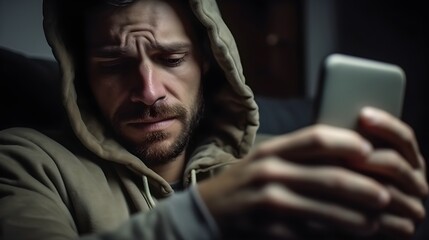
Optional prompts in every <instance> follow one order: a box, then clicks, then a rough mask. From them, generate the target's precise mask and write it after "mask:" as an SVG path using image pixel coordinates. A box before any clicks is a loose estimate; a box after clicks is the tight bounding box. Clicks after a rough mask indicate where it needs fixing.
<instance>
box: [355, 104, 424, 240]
mask: <svg viewBox="0 0 429 240" xmlns="http://www.w3.org/2000/svg"><path fill="white" fill-rule="evenodd" d="M360 123H361V124H360V130H361V131H362V132H363V134H364V135H366V136H368V137H369V138H372V139H374V141H375V142H377V143H378V144H380V145H381V146H384V147H380V148H377V149H376V150H375V151H374V152H373V154H371V156H370V157H369V158H368V160H367V161H368V163H369V164H364V165H361V167H363V168H366V169H365V172H366V173H370V174H372V175H373V176H374V177H375V179H377V180H378V181H380V182H383V183H384V185H385V186H386V189H387V190H388V191H389V195H390V198H391V201H390V204H389V205H388V208H387V210H388V211H387V212H384V213H383V214H381V215H380V218H379V223H380V231H381V232H382V233H383V234H385V235H387V236H388V237H391V238H398V237H399V238H401V237H403V238H409V237H410V236H411V235H412V234H413V233H414V230H415V224H416V223H417V222H419V221H421V220H422V219H423V218H424V216H425V211H424V208H423V205H422V198H424V197H426V196H427V194H428V186H427V183H426V177H425V175H426V169H425V161H424V159H423V156H422V155H421V153H420V151H419V147H418V144H417V140H416V138H415V135H414V132H413V130H412V129H411V128H410V127H409V126H407V125H406V124H404V123H403V122H401V121H400V120H398V119H397V118H394V117H393V116H391V115H389V114H387V113H386V112H383V111H380V110H377V109H373V108H365V109H364V110H363V111H362V114H361V119H360Z"/></svg>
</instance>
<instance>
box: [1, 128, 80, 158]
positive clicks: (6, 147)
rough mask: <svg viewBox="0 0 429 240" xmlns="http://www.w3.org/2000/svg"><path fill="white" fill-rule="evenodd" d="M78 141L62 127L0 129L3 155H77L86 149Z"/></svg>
mask: <svg viewBox="0 0 429 240" xmlns="http://www.w3.org/2000/svg"><path fill="white" fill-rule="evenodd" d="M76 143H77V140H76V139H75V137H74V136H73V135H71V134H69V133H68V132H67V131H64V130H61V129H56V130H40V129H34V128H22V127H15V128H8V129H4V130H2V131H0V155H3V156H4V155H11V154H19V156H24V157H25V156H28V157H31V155H40V154H43V155H45V156H47V157H48V158H56V157H58V156H61V157H62V158H63V157H64V156H75V155H79V154H80V153H82V152H84V151H85V150H82V149H83V148H81V147H79V144H76ZM72 146H73V148H72ZM31 158H32V159H34V157H31ZM33 161H34V160H33Z"/></svg>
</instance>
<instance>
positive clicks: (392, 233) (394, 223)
mask: <svg viewBox="0 0 429 240" xmlns="http://www.w3.org/2000/svg"><path fill="white" fill-rule="evenodd" d="M378 222H379V223H380V225H379V228H380V232H381V233H383V234H384V235H386V236H387V237H388V239H410V238H411V237H412V235H413V234H414V230H415V226H414V223H413V222H412V221H411V220H410V219H407V218H403V217H399V216H396V215H391V214H383V215H381V216H380V217H379V220H378Z"/></svg>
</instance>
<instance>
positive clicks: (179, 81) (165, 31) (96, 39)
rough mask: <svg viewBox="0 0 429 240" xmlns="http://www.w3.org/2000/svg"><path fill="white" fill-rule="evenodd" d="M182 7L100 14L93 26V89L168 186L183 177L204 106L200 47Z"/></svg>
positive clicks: (151, 4)
mask: <svg viewBox="0 0 429 240" xmlns="http://www.w3.org/2000/svg"><path fill="white" fill-rule="evenodd" d="M174 7H175V8H178V5H177V4H175V5H174V4H173V5H172V4H168V3H166V2H163V1H138V2H137V3H135V4H132V5H130V6H127V7H125V8H120V9H119V10H118V9H117V8H116V9H115V10H113V9H107V10H104V11H101V12H97V13H95V14H94V15H92V16H90V17H89V21H88V22H90V23H91V25H90V26H89V27H88V29H87V32H88V42H87V44H88V45H89V51H88V55H89V60H88V66H87V69H89V81H90V87H91V90H92V93H93V95H94V96H95V99H96V102H97V103H98V106H99V108H100V109H101V112H102V113H103V115H104V117H105V118H106V119H107V122H108V123H110V125H111V126H112V128H113V129H114V131H115V132H116V134H117V135H118V136H119V137H120V139H122V141H123V142H124V144H125V145H126V146H127V147H128V148H129V149H130V151H132V152H134V153H135V154H136V155H137V156H139V157H140V158H141V159H142V161H144V162H145V163H146V164H147V165H148V166H150V167H152V168H153V169H154V170H156V171H157V172H158V173H159V174H160V175H161V176H163V177H164V178H166V179H167V180H168V181H176V180H178V178H179V177H180V172H181V171H182V168H183V164H184V161H185V159H184V156H185V151H184V150H185V148H186V145H187V143H188V140H189V136H190V135H191V131H192V130H193V129H194V128H195V127H196V124H197V120H198V114H199V111H200V107H201V103H202V99H201V62H200V60H199V59H200V57H199V53H198V49H197V48H195V47H194V46H195V44H194V39H193V32H192V31H191V29H190V28H189V25H190V24H182V22H184V21H185V20H182V19H183V16H181V12H178V11H175V9H174ZM185 26H186V27H185Z"/></svg>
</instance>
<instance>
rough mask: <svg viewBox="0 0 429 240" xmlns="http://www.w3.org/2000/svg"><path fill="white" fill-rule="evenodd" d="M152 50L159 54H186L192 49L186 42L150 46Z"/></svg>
mask: <svg viewBox="0 0 429 240" xmlns="http://www.w3.org/2000/svg"><path fill="white" fill-rule="evenodd" d="M151 47H152V48H153V49H156V50H159V51H161V52H172V53H174V52H186V51H189V50H190V49H192V44H190V43H186V42H178V43H156V44H154V45H152V46H151Z"/></svg>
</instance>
